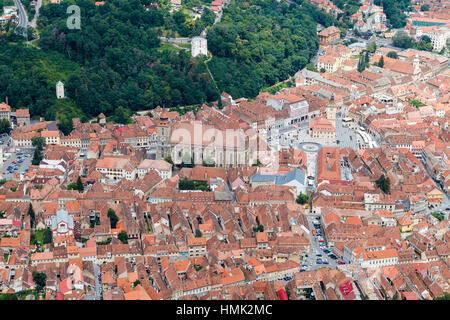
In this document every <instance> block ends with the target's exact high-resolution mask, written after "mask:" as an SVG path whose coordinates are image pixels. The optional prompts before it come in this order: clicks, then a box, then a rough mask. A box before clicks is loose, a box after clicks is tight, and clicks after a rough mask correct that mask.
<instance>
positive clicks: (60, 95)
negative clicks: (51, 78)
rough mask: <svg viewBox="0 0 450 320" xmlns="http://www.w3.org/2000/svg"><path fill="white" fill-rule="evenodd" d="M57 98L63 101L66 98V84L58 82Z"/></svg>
mask: <svg viewBox="0 0 450 320" xmlns="http://www.w3.org/2000/svg"><path fill="white" fill-rule="evenodd" d="M56 98H58V99H63V98H65V97H64V83H62V82H61V81H58V83H57V84H56Z"/></svg>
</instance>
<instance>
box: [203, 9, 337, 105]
mask: <svg viewBox="0 0 450 320" xmlns="http://www.w3.org/2000/svg"><path fill="white" fill-rule="evenodd" d="M301 5H302V6H299V5H297V4H290V5H289V4H287V3H286V2H284V1H280V2H277V1H276V0H264V1H263V0H251V1H233V2H231V4H230V5H229V6H227V7H226V8H224V10H223V16H222V20H221V22H220V23H218V24H216V25H214V26H213V27H212V28H211V29H210V31H209V32H208V48H209V50H210V51H211V52H212V54H213V58H212V60H211V61H210V62H209V63H208V66H209V68H210V70H211V72H212V73H213V75H214V78H215V80H216V81H217V84H218V86H219V88H220V90H221V91H226V92H228V93H229V94H231V95H232V96H235V97H243V96H245V97H254V96H256V95H257V94H258V93H259V92H260V90H261V89H262V88H266V87H269V86H272V85H274V84H275V83H278V82H280V81H282V80H285V79H287V78H288V77H289V76H290V75H293V74H294V73H295V72H297V71H298V70H299V69H302V68H303V67H305V66H306V65H307V64H308V62H309V60H310V58H311V57H312V56H313V55H314V54H315V52H316V51H317V48H318V40H317V32H316V22H319V23H321V24H323V25H324V26H325V27H328V26H331V25H332V24H336V25H338V24H339V23H338V22H337V21H336V20H335V19H334V18H332V17H331V16H330V15H326V14H324V13H323V12H320V11H318V10H317V9H316V8H315V7H314V6H312V5H311V4H310V3H308V2H307V1H303V2H302V3H301Z"/></svg>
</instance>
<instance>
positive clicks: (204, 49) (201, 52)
mask: <svg viewBox="0 0 450 320" xmlns="http://www.w3.org/2000/svg"><path fill="white" fill-rule="evenodd" d="M191 54H192V56H193V57H197V56H207V55H208V41H207V40H206V39H205V38H203V37H194V38H192V41H191Z"/></svg>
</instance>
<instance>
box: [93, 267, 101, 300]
mask: <svg viewBox="0 0 450 320" xmlns="http://www.w3.org/2000/svg"><path fill="white" fill-rule="evenodd" d="M94 279H95V300H103V297H102V279H101V273H100V266H99V265H98V264H97V263H95V262H94Z"/></svg>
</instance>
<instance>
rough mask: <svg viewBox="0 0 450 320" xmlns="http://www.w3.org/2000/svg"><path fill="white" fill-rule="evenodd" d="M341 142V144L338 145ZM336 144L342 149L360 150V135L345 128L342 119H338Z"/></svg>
mask: <svg viewBox="0 0 450 320" xmlns="http://www.w3.org/2000/svg"><path fill="white" fill-rule="evenodd" d="M337 141H339V143H337ZM336 143H337V145H338V146H339V147H340V148H352V149H353V150H358V149H359V148H358V135H357V134H356V132H355V131H354V130H352V129H351V128H348V127H344V125H343V123H342V118H341V117H337V118H336Z"/></svg>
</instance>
